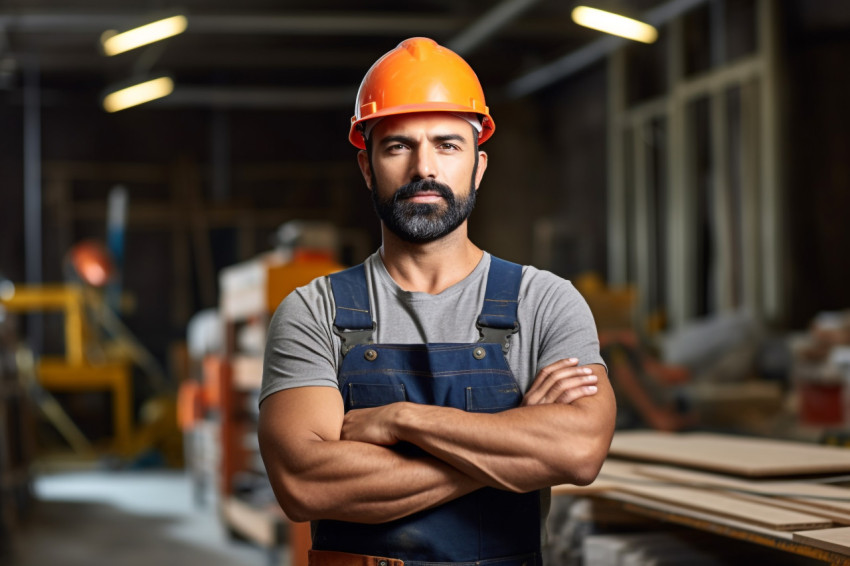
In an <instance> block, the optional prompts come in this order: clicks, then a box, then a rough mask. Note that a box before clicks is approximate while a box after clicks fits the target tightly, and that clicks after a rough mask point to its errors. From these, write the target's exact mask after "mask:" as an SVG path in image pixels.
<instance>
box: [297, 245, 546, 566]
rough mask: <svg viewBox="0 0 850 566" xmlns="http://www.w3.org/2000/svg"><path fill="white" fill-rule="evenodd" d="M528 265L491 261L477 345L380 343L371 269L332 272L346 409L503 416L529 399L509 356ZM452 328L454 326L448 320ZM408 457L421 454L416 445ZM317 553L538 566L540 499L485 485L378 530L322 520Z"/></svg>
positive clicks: (410, 562) (413, 563) (415, 563)
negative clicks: (428, 409)
mask: <svg viewBox="0 0 850 566" xmlns="http://www.w3.org/2000/svg"><path fill="white" fill-rule="evenodd" d="M521 277H522V267H521V266H519V265H516V264H513V263H509V262H506V261H504V260H500V259H498V258H494V257H493V258H491V263H490V271H489V273H488V279H487V288H486V293H485V299H484V306H483V308H482V311H481V313H480V315H479V317H478V321H477V326H478V328H479V330H480V331H481V335H482V338H481V341H479V342H476V343H472V344H451V343H435V344H372V343H371V336H372V334H373V332H374V330H375V325H374V323H373V321H372V315H371V309H370V303H369V293H368V289H367V286H366V276H365V268H364V266H363V265H359V266H357V267H353V268H351V269H348V270H346V271H342V272H339V273H335V274H333V275H330V279H331V285H332V289H333V295H334V300H335V302H336V314H335V318H334V326H335V331H336V333H337V334H338V335H340V337H341V338H342V340H343V354H344V358H343V362H342V367H341V369H340V372H339V387H340V390H341V392H342V396H343V399H344V401H345V410H346V412H347V411H350V410H352V409H359V408H365V407H376V406H381V405H385V404H389V403H393V402H397V401H410V402H413V403H423V404H428V405H438V406H443V407H454V408H458V409H463V410H466V411H470V412H483V413H495V412H499V411H503V410H506V409H510V408H513V407H516V406H518V405H519V404H520V401H521V400H522V392H521V391H520V389H519V386H518V384H517V382H516V380H515V379H514V376H513V373H512V372H511V369H510V367H509V366H508V363H507V360H506V359H505V352H506V351H507V338H508V336H509V335H510V334H512V333H514V332H516V330H517V329H518V323H517V316H516V312H517V298H518V295H519V285H520V279H521ZM447 323H449V321H447ZM397 449H399V450H409V451H411V452H414V453H415V452H416V451H418V450H419V448H417V447H414V446H412V445H399V446H398V447H397ZM313 527H314V531H313V548H314V549H315V550H331V551H339V552H347V553H355V554H365V555H370V556H385V557H389V558H396V559H401V560H403V561H404V562H405V565H406V566H419V565H420V564H422V563H425V562H427V563H429V564H433V563H435V562H446V563H455V564H458V563H460V564H466V563H481V562H484V563H486V564H488V565H492V566H522V565H525V566H535V565H539V564H541V558H540V493H539V492H538V491H533V492H530V493H522V494H519V493H511V492H508V491H503V490H498V489H494V488H483V489H479V490H478V491H475V492H473V493H470V494H468V495H466V496H463V497H460V498H458V499H456V500H454V501H450V502H449V503H446V504H444V505H441V506H440V507H437V508H434V509H429V510H425V511H421V512H419V513H415V514H413V515H410V516H408V517H405V518H402V519H399V520H396V521H391V522H388V523H382V524H377V525H369V524H361V523H349V522H342V521H328V520H323V521H317V522H316V523H315V524H314V525H313Z"/></svg>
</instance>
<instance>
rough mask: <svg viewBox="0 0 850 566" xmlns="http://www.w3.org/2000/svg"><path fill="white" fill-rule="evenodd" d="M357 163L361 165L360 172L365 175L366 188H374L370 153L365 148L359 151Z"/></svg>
mask: <svg viewBox="0 0 850 566" xmlns="http://www.w3.org/2000/svg"><path fill="white" fill-rule="evenodd" d="M357 165H359V166H360V173H361V174H362V175H363V180H364V181H366V188H368V189H369V190H370V191H371V190H372V167H371V166H370V164H369V154H368V153H367V152H366V150H365V149H361V150H360V151H358V152H357Z"/></svg>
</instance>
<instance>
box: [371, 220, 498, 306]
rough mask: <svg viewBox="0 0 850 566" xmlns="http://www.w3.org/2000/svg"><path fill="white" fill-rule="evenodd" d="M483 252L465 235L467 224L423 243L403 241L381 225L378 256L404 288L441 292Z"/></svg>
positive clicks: (466, 272)
mask: <svg viewBox="0 0 850 566" xmlns="http://www.w3.org/2000/svg"><path fill="white" fill-rule="evenodd" d="M483 255H484V252H483V251H482V250H481V249H480V248H479V247H478V246H476V245H475V244H473V243H472V241H471V240H470V239H469V237H468V236H467V233H466V224H463V225H462V226H460V227H458V229H457V230H455V231H454V232H452V233H451V234H448V235H447V236H445V237H443V238H440V239H439V240H435V241H433V242H428V243H424V244H414V243H410V242H405V241H403V240H400V239H399V238H398V237H397V236H396V235H395V234H393V233H391V232H389V230H387V229H386V228H383V245H382V246H381V259H383V261H384V266H385V267H386V268H387V272H388V273H389V274H390V277H392V278H393V280H394V281H395V282H396V283H397V284H398V286H399V287H401V288H402V289H404V290H405V291H412V292H420V293H429V294H431V295H436V294H438V293H441V292H443V291H445V290H446V289H448V288H449V287H451V286H452V285H454V284H455V283H458V282H459V281H462V280H463V279H464V278H466V277H467V276H468V275H469V274H470V273H472V271H473V270H474V269H475V267H476V266H477V265H478V263H479V262H480V261H481V257H482V256H483Z"/></svg>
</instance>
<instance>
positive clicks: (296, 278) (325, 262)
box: [266, 250, 345, 312]
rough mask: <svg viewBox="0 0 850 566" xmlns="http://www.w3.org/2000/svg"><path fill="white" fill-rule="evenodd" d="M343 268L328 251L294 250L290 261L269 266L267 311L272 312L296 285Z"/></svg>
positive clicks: (304, 283)
mask: <svg viewBox="0 0 850 566" xmlns="http://www.w3.org/2000/svg"><path fill="white" fill-rule="evenodd" d="M343 269H345V267H344V266H342V265H340V264H339V263H337V262H336V261H335V260H334V259H333V255H332V254H331V253H329V252H324V251H321V250H296V251H295V254H294V255H293V257H292V261H291V262H289V263H285V264H283V265H276V266H273V267H270V268H269V270H268V279H267V283H266V306H267V308H268V311H269V312H274V311H275V309H276V308H277V306H278V305H279V304H280V302H281V301H282V300H283V299H285V298H286V296H287V295H288V294H289V293H291V292H292V291H294V290H295V289H297V288H298V287H301V286H302V285H306V284H307V283H309V282H310V281H312V280H313V279H315V278H316V277H321V276H323V275H327V274H329V273H334V272H336V271H342V270H343Z"/></svg>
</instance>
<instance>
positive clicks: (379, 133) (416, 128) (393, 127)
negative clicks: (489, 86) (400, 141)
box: [372, 112, 472, 139]
mask: <svg viewBox="0 0 850 566" xmlns="http://www.w3.org/2000/svg"><path fill="white" fill-rule="evenodd" d="M471 132H472V126H471V125H470V124H469V122H467V121H466V120H464V119H463V118H459V117H458V116H455V115H454V114H450V113H448V112H414V113H410V114H397V115H395V116H387V117H386V118H383V119H382V120H380V121H379V122H378V123H377V124H376V125H375V129H374V131H373V132H372V136H374V137H375V139H381V138H383V137H386V136H392V135H404V136H418V135H422V134H424V135H426V136H430V135H447V134H453V135H460V136H463V137H464V138H466V139H470V137H471Z"/></svg>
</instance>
